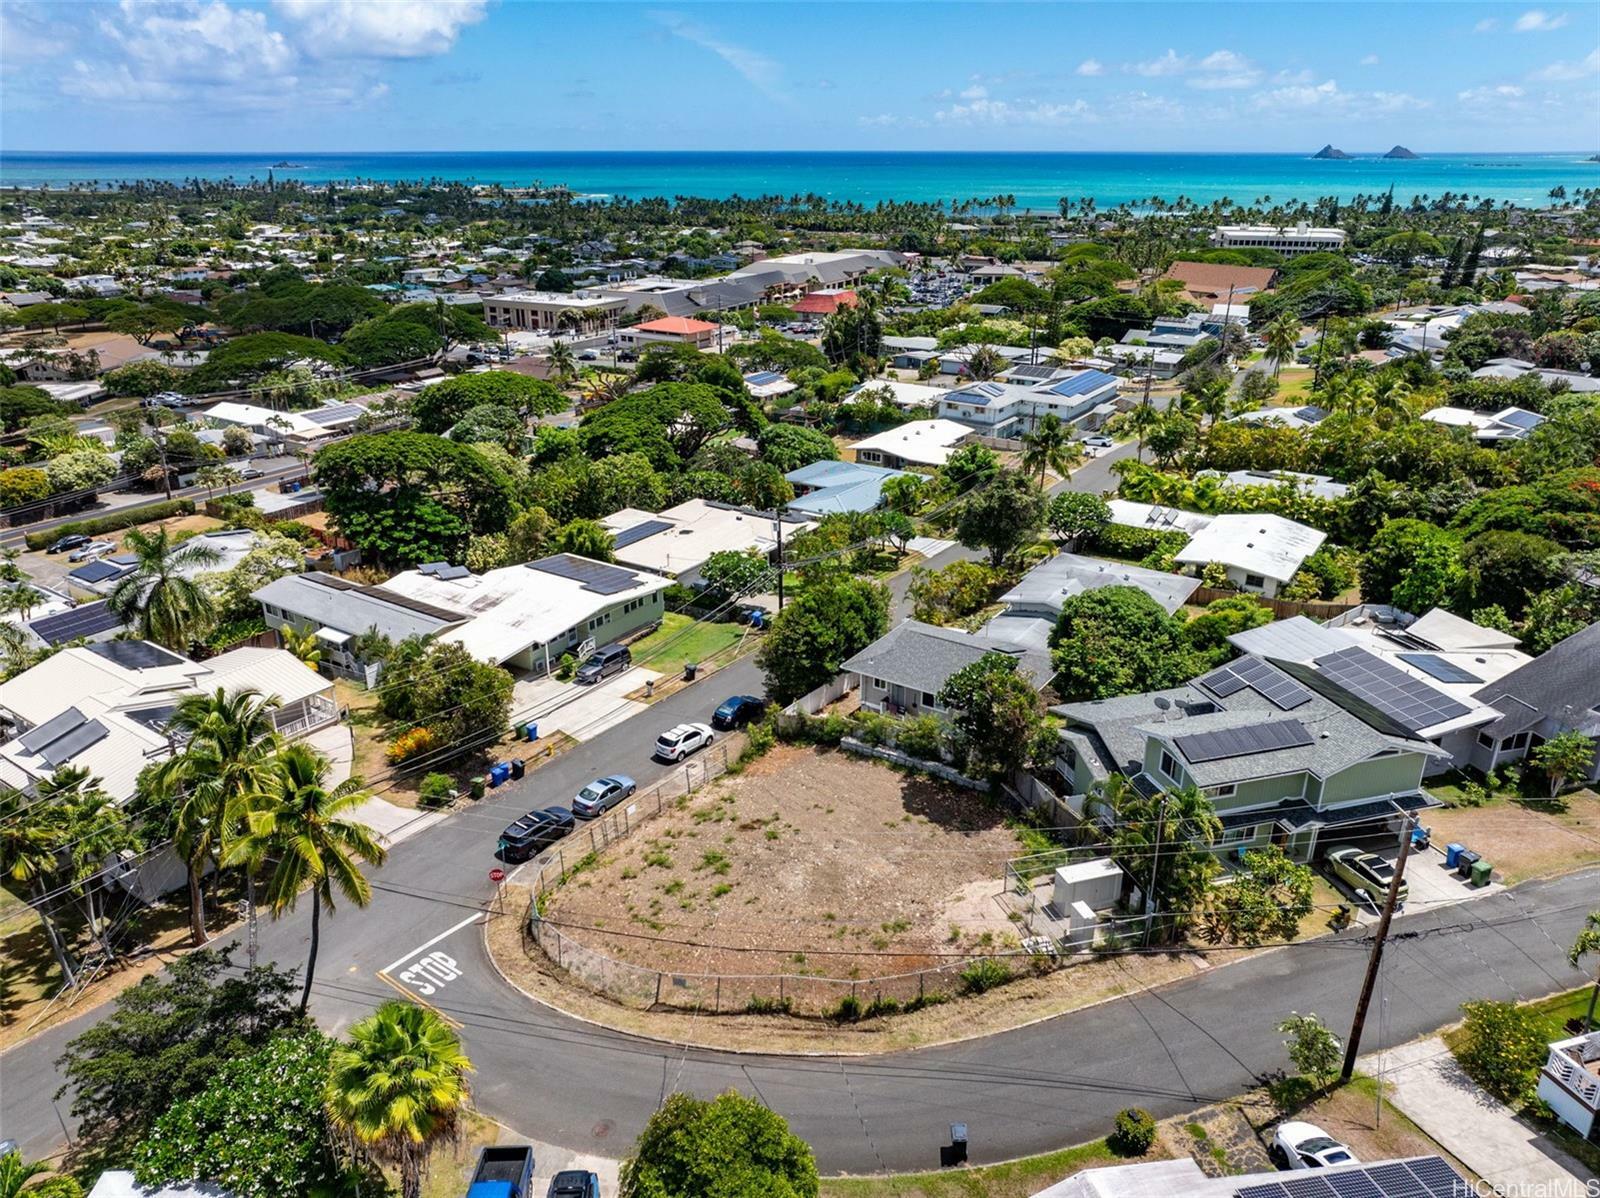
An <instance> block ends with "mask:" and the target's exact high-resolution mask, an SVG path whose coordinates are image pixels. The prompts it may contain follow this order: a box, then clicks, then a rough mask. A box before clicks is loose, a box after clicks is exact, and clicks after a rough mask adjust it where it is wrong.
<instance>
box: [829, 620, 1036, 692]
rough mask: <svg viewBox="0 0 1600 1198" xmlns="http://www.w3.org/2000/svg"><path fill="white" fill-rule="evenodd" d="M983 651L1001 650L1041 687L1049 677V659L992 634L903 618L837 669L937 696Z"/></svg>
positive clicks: (995, 651)
mask: <svg viewBox="0 0 1600 1198" xmlns="http://www.w3.org/2000/svg"><path fill="white" fill-rule="evenodd" d="M985 653H1005V654H1008V655H1009V656H1012V657H1015V658H1016V659H1017V663H1018V664H1017V668H1018V669H1020V670H1022V671H1024V672H1025V673H1027V674H1029V675H1031V676H1032V678H1033V682H1034V685H1035V686H1040V687H1042V686H1043V685H1044V684H1045V682H1047V681H1048V680H1049V668H1050V667H1049V664H1048V663H1049V657H1048V655H1044V654H1039V653H1036V652H1033V653H1030V652H1029V651H1027V650H1026V649H1025V648H1024V647H1023V646H1021V645H1016V644H1013V643H1012V642H1010V641H1002V640H998V639H996V638H995V637H989V636H983V635H981V634H975V633H968V632H961V631H959V630H958V629H954V628H940V627H939V626H938V625H936V624H924V623H922V622H921V621H919V620H905V621H903V622H901V623H900V624H899V625H897V626H896V627H894V628H891V629H890V630H889V631H888V632H887V633H885V634H884V635H883V636H881V637H879V638H878V639H877V640H875V641H873V642H872V644H870V645H868V646H867V647H866V648H865V649H863V650H862V651H861V652H860V653H857V654H856V655H855V656H854V657H852V658H851V659H850V660H849V661H847V662H845V663H844V665H843V666H842V667H841V669H843V670H845V671H848V672H850V673H854V674H863V675H865V676H867V677H869V678H881V679H883V680H884V681H886V682H894V683H898V684H899V685H901V686H904V687H908V688H910V689H912V690H919V691H927V692H929V693H931V694H937V693H938V691H939V688H940V687H942V686H943V685H944V684H945V682H946V681H948V680H949V678H950V676H951V675H952V674H955V673H956V672H958V671H959V670H962V669H965V668H966V667H967V666H970V665H971V664H972V663H973V662H975V661H978V660H979V659H980V658H982V657H983V655H984V654H985Z"/></svg>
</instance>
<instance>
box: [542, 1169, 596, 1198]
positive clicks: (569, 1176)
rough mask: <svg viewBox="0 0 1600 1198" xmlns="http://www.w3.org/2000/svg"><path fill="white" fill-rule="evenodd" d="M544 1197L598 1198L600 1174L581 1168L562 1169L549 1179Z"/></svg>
mask: <svg viewBox="0 0 1600 1198" xmlns="http://www.w3.org/2000/svg"><path fill="white" fill-rule="evenodd" d="M545 1198H600V1176H599V1174H596V1173H585V1172H584V1171H583V1170H581V1169H563V1170H561V1172H559V1173H557V1174H556V1175H555V1176H554V1177H552V1178H551V1179H550V1192H549V1193H548V1194H546V1195H545Z"/></svg>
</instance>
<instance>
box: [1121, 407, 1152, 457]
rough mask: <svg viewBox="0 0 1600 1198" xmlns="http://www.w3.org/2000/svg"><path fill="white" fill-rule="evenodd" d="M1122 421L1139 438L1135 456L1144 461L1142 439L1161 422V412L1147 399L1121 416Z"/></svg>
mask: <svg viewBox="0 0 1600 1198" xmlns="http://www.w3.org/2000/svg"><path fill="white" fill-rule="evenodd" d="M1123 421H1124V423H1125V424H1126V425H1127V427H1128V428H1129V429H1130V430H1131V431H1132V432H1133V434H1134V435H1135V436H1137V437H1138V438H1139V448H1138V453H1137V457H1138V459H1139V460H1140V461H1141V462H1142V461H1144V439H1145V438H1146V437H1148V436H1149V435H1150V434H1151V432H1153V431H1154V430H1155V428H1156V426H1157V425H1158V424H1160V423H1161V413H1160V412H1159V411H1158V410H1157V409H1156V406H1155V404H1153V403H1151V402H1150V401H1149V400H1148V399H1147V400H1145V401H1144V402H1143V403H1141V404H1140V405H1139V406H1138V407H1136V408H1134V409H1133V410H1132V411H1130V412H1129V413H1128V414H1127V415H1126V416H1124V417H1123Z"/></svg>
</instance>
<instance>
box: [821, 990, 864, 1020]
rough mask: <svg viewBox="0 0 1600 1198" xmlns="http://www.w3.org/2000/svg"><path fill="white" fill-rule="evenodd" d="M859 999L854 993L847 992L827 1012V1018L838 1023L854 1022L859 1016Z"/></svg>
mask: <svg viewBox="0 0 1600 1198" xmlns="http://www.w3.org/2000/svg"><path fill="white" fill-rule="evenodd" d="M861 1010H862V1008H861V1000H860V999H859V998H857V997H856V996H855V995H854V994H847V995H845V996H844V997H843V998H841V999H840V1000H839V1005H838V1006H836V1007H834V1008H833V1010H831V1011H829V1012H828V1016H827V1017H828V1018H829V1019H833V1020H837V1021H838V1022H839V1023H854V1022H855V1021H856V1020H858V1019H860V1018H861Z"/></svg>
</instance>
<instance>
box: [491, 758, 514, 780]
mask: <svg viewBox="0 0 1600 1198" xmlns="http://www.w3.org/2000/svg"><path fill="white" fill-rule="evenodd" d="M509 777H511V766H510V765H509V764H507V763H506V762H504V761H502V762H500V763H499V764H498V765H496V766H493V767H492V768H491V769H490V770H489V785H490V786H499V785H500V784H501V783H503V782H504V781H505V780H506V779H507V778H509Z"/></svg>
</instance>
